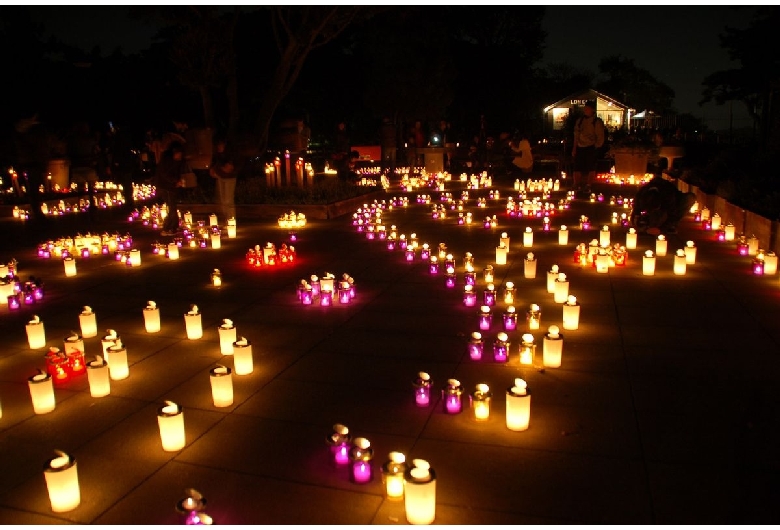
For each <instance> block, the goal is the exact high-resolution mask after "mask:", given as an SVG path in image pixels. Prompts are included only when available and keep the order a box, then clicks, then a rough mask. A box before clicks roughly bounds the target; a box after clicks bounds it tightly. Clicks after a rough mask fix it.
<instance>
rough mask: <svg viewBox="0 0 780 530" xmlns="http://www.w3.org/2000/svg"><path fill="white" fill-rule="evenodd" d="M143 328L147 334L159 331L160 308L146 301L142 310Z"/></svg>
mask: <svg viewBox="0 0 780 530" xmlns="http://www.w3.org/2000/svg"><path fill="white" fill-rule="evenodd" d="M143 315H144V327H145V328H146V332H147V333H157V332H159V331H160V308H159V307H157V303H156V302H153V301H151V300H150V301H148V302H147V303H146V307H144V309H143Z"/></svg>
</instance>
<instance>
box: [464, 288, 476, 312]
mask: <svg viewBox="0 0 780 530" xmlns="http://www.w3.org/2000/svg"><path fill="white" fill-rule="evenodd" d="M476 304H477V294H476V293H475V292H474V286H473V285H466V286H465V287H464V288H463V305H465V306H466V307H474V306H475V305H476Z"/></svg>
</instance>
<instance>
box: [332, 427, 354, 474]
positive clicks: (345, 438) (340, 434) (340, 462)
mask: <svg viewBox="0 0 780 530" xmlns="http://www.w3.org/2000/svg"><path fill="white" fill-rule="evenodd" d="M326 442H327V444H328V447H330V456H331V459H330V461H331V462H332V463H333V464H334V465H336V466H344V465H346V464H348V463H349V447H350V443H351V442H352V435H351V434H350V433H349V428H347V426H346V425H342V424H340V423H336V424H335V425H333V430H332V432H331V433H330V435H329V436H328V437H327V438H326Z"/></svg>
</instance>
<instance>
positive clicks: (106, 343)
mask: <svg viewBox="0 0 780 530" xmlns="http://www.w3.org/2000/svg"><path fill="white" fill-rule="evenodd" d="M118 338H119V335H117V333H116V331H115V330H113V329H108V330H106V334H105V335H103V337H102V338H101V339H100V347H101V348H102V349H103V357H104V358H105V359H106V361H109V360H110V359H109V358H108V348H109V347H111V346H113V345H114V343H115V342H116V340H117V339H118Z"/></svg>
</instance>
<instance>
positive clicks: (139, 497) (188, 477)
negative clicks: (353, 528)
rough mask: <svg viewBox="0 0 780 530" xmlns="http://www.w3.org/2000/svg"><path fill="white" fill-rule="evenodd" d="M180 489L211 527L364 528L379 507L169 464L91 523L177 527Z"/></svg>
mask: <svg viewBox="0 0 780 530" xmlns="http://www.w3.org/2000/svg"><path fill="white" fill-rule="evenodd" d="M292 471H293V472H294V471H295V469H293V470H292ZM186 488H195V489H197V490H198V491H200V492H201V493H202V494H203V496H204V497H205V498H206V500H207V504H206V512H207V513H208V514H209V515H210V516H211V517H213V520H214V524H244V525H250V524H251V525H256V524H304V525H313V524H342V525H351V524H369V523H370V522H371V521H372V519H373V517H374V515H375V513H376V511H377V509H378V508H379V505H380V503H381V502H382V499H381V497H380V496H378V495H376V494H371V493H366V492H363V491H358V490H355V491H349V490H340V489H335V488H323V487H318V486H311V485H307V484H301V483H300V482H297V481H295V480H277V479H273V478H267V477H262V476H256V475H251V474H245V473H243V472H231V471H224V470H221V469H214V468H211V467H206V466H204V465H202V464H200V465H191V464H184V463H179V462H171V463H170V464H168V465H166V466H165V467H164V468H163V469H162V470H160V471H159V472H157V473H156V474H154V475H153V476H152V477H151V478H150V479H149V480H147V481H146V482H145V483H144V484H142V485H141V486H140V487H138V488H137V489H135V490H134V491H133V492H132V493H130V494H129V495H127V496H126V497H125V498H124V499H122V500H121V501H120V502H118V503H117V504H116V505H115V506H113V507H112V508H111V509H109V510H108V511H107V512H106V513H104V514H102V515H100V517H98V518H97V519H95V521H94V523H97V524H180V522H181V521H182V520H183V516H181V515H180V514H178V513H177V512H176V510H175V506H176V503H177V502H178V501H179V500H181V498H183V497H184V490H185V489H186ZM139 506H143V507H144V509H139V508H138V507H139Z"/></svg>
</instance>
